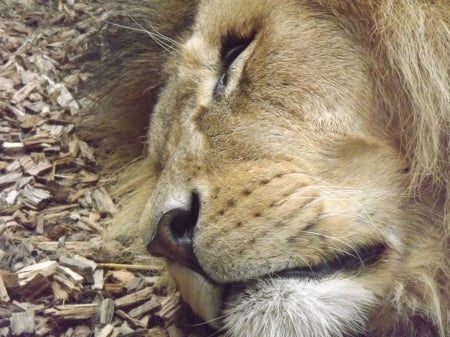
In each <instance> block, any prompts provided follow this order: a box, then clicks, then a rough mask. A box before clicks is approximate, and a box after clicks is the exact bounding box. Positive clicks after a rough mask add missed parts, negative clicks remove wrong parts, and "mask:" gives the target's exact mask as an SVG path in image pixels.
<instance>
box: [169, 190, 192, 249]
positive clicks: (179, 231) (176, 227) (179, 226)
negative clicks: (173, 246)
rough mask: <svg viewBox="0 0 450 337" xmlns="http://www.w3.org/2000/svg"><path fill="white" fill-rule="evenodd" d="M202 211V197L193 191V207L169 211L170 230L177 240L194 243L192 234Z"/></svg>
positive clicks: (181, 242) (182, 242)
mask: <svg viewBox="0 0 450 337" xmlns="http://www.w3.org/2000/svg"><path fill="white" fill-rule="evenodd" d="M199 213H200V198H199V196H198V194H197V193H192V197H191V207H190V209H189V210H187V211H186V210H183V209H175V210H172V211H169V212H167V213H166V214H164V215H163V218H164V216H168V217H169V219H168V222H169V227H170V231H171V232H172V235H173V237H174V239H175V240H177V241H180V244H185V243H190V244H192V235H193V232H194V228H195V225H196V224H197V221H198V215H199Z"/></svg>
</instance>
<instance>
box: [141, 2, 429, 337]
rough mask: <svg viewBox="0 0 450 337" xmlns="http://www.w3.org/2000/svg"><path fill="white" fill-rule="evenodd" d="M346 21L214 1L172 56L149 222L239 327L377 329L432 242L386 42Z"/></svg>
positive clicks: (202, 311)
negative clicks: (396, 104)
mask: <svg viewBox="0 0 450 337" xmlns="http://www.w3.org/2000/svg"><path fill="white" fill-rule="evenodd" d="M343 20H344V19H342V18H336V17H334V16H331V15H329V14H327V13H326V12H325V11H323V10H321V8H320V7H318V6H317V5H314V6H313V5H311V4H310V3H309V2H307V1H293V0H283V1H279V0H277V1H270V0H268V1H262V2H260V1H231V0H226V1H224V0H220V1H218V0H212V1H205V2H204V3H201V4H200V6H199V10H198V14H197V17H196V20H195V24H194V25H193V27H192V30H191V32H190V33H189V34H188V36H187V37H186V38H185V39H184V40H183V42H182V43H181V44H180V45H179V46H178V51H177V52H176V53H175V54H174V55H173V56H172V58H171V60H170V61H169V63H168V64H167V66H166V72H167V84H166V87H165V89H164V90H163V92H162V93H161V95H160V99H159V102H158V104H157V106H156V107H155V109H154V112H153V115H152V121H151V124H150V130H149V144H150V145H149V147H150V148H149V156H150V159H151V161H152V163H153V168H152V169H153V170H154V175H155V176H156V177H157V179H156V182H155V185H154V187H153V189H152V193H151V196H150V198H149V200H148V202H147V206H146V207H145V210H144V212H143V214H142V217H141V224H142V226H143V229H144V233H145V240H146V243H148V247H149V251H150V252H153V253H157V254H161V255H164V256H166V257H167V258H168V261H169V270H170V272H171V274H172V275H173V277H174V278H175V280H176V282H177V284H178V285H179V287H180V289H181V292H182V294H183V297H184V298H185V300H186V301H187V302H188V303H189V304H190V305H191V306H192V308H193V309H194V311H196V312H197V313H198V314H199V315H200V316H202V318H204V319H205V320H208V321H211V322H212V324H213V325H215V326H218V327H224V328H225V329H226V330H227V331H228V333H229V334H230V336H233V337H238V336H322V337H327V336H347V335H354V334H357V333H364V331H366V329H367V325H368V324H369V323H368V322H369V321H371V320H374V317H376V314H377V311H378V310H379V309H380V308H381V307H382V306H383V301H384V298H385V297H386V296H390V294H392V292H393V287H394V286H396V285H397V284H398V282H400V281H399V278H400V275H402V274H404V273H407V270H406V268H407V267H406V266H405V264H406V263H407V262H406V261H409V260H408V259H409V258H410V256H411V254H412V252H411V251H410V250H409V249H408V247H411V246H412V242H417V241H420V242H422V244H421V246H426V245H427V240H428V237H427V235H429V234H427V233H426V232H422V233H420V237H419V235H417V237H416V236H415V234H414V233H418V232H419V231H418V230H417V228H415V226H416V227H419V226H421V221H420V220H419V219H420V216H424V211H423V210H418V209H417V208H418V206H416V203H415V202H414V201H413V200H411V199H410V198H407V197H406V195H407V186H408V181H407V173H408V163H407V162H406V161H405V160H404V159H402V155H401V152H400V150H399V149H398V145H397V144H398V141H399V139H397V136H396V135H392V134H391V133H389V132H388V131H387V130H388V129H389V128H388V123H389V121H388V120H386V118H385V116H384V114H383V110H382V105H381V104H380V102H379V100H378V99H377V96H376V94H375V91H374V88H373V86H374V83H373V79H372V75H371V66H372V65H371V58H370V55H368V54H367V52H366V51H365V49H364V48H363V46H361V45H360V43H359V41H358V39H357V37H356V34H355V33H354V32H352V31H351V30H350V29H348V27H346V26H345V25H344V23H345V22H344V21H343ZM344 27H346V28H347V29H346V28H344ZM430 240H431V239H430ZM408 268H409V267H408Z"/></svg>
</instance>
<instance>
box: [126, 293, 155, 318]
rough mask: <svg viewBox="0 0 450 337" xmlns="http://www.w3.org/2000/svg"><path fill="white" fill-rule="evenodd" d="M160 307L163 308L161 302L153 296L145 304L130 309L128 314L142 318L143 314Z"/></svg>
mask: <svg viewBox="0 0 450 337" xmlns="http://www.w3.org/2000/svg"><path fill="white" fill-rule="evenodd" d="M159 308H161V303H159V302H158V301H157V300H156V299H155V298H153V297H152V298H151V299H150V300H149V301H147V302H145V303H144V304H141V305H140V306H138V307H136V308H133V309H132V310H130V311H129V312H128V314H129V315H130V316H131V317H133V318H140V317H142V316H143V315H145V314H148V313H151V312H153V311H156V310H157V309H159Z"/></svg>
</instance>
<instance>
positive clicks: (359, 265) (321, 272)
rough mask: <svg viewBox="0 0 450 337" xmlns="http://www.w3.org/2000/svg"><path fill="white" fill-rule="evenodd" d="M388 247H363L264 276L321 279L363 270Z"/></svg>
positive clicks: (380, 257) (375, 260) (376, 259)
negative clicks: (310, 264) (340, 273)
mask: <svg viewBox="0 0 450 337" xmlns="http://www.w3.org/2000/svg"><path fill="white" fill-rule="evenodd" d="M386 249H387V247H386V245H384V244H378V245H374V246H370V247H363V248H361V249H359V250H355V251H354V252H353V253H352V254H350V253H347V254H343V255H340V256H337V257H335V258H333V259H332V260H330V261H326V262H324V263H321V264H318V265H312V266H308V267H296V268H289V269H284V270H281V271H277V272H274V273H269V274H267V275H265V276H264V277H270V278H298V279H301V278H309V279H321V278H324V277H327V276H330V275H332V274H335V273H337V272H354V271H362V270H364V269H367V268H370V267H371V266H374V265H375V264H377V263H378V262H379V261H380V260H381V259H382V258H383V256H384V254H385V252H386Z"/></svg>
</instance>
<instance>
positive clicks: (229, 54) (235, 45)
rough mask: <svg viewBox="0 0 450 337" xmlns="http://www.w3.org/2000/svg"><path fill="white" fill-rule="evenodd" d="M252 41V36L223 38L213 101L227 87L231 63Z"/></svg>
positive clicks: (228, 36) (219, 96)
mask: <svg viewBox="0 0 450 337" xmlns="http://www.w3.org/2000/svg"><path fill="white" fill-rule="evenodd" d="M253 40H254V35H251V36H250V37H238V36H235V35H227V36H226V37H225V38H224V42H223V44H222V50H221V53H220V55H221V62H222V65H221V73H220V76H219V79H218V80H217V83H216V85H215V87H214V91H213V96H214V99H220V98H221V97H222V95H223V93H224V91H225V89H226V87H227V84H228V76H229V68H230V66H231V65H232V64H233V62H234V61H235V60H236V59H237V58H238V57H239V55H241V54H242V52H243V51H244V50H246V49H247V47H248V46H249V45H250V43H251V42H252V41H253Z"/></svg>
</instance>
